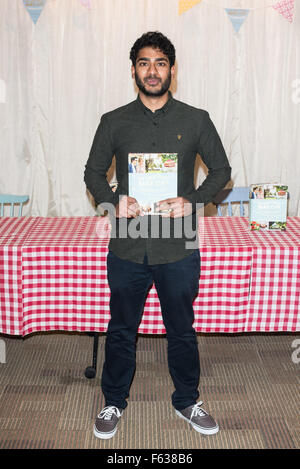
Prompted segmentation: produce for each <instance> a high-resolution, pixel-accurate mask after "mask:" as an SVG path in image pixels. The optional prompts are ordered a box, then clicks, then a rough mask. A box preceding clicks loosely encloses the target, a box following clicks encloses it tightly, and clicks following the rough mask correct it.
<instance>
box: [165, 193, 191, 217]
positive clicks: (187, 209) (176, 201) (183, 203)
mask: <svg viewBox="0 0 300 469" xmlns="http://www.w3.org/2000/svg"><path fill="white" fill-rule="evenodd" d="M157 207H158V210H159V211H163V210H169V212H168V213H162V214H161V216H162V217H170V218H179V217H186V216H188V215H190V214H191V213H192V204H191V202H189V201H188V200H187V199H185V198H184V197H174V198H170V199H165V200H161V201H159V202H158V203H157Z"/></svg>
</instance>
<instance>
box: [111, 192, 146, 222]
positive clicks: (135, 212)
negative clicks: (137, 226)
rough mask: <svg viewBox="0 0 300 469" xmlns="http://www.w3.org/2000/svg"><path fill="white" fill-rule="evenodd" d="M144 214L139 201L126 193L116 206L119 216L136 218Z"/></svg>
mask: <svg viewBox="0 0 300 469" xmlns="http://www.w3.org/2000/svg"><path fill="white" fill-rule="evenodd" d="M139 215H143V214H142V210H141V208H140V206H139V204H138V201H137V200H136V199H134V198H133V197H129V196H127V195H124V196H123V197H122V198H121V200H120V202H119V203H118V205H117V206H116V217H117V218H123V217H124V218H136V217H138V216H139Z"/></svg>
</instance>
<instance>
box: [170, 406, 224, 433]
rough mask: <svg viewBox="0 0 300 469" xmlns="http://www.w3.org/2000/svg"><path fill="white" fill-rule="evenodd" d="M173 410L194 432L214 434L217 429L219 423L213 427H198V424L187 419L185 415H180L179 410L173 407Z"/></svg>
mask: <svg viewBox="0 0 300 469" xmlns="http://www.w3.org/2000/svg"><path fill="white" fill-rule="evenodd" d="M175 412H176V414H177V415H178V417H180V418H182V419H184V420H186V421H187V422H188V423H189V424H190V425H191V426H192V427H193V429H194V430H196V432H198V433H202V434H203V435H215V434H216V433H218V431H219V425H218V424H217V426H216V427H213V428H203V427H200V426H199V425H196V424H195V423H193V422H190V419H188V418H187V417H185V416H184V415H182V414H181V413H180V412H179V410H176V409H175Z"/></svg>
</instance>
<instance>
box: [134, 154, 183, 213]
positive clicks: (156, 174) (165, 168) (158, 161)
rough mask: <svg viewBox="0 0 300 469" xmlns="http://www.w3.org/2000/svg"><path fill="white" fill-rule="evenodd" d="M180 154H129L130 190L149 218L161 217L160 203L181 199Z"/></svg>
mask: <svg viewBox="0 0 300 469" xmlns="http://www.w3.org/2000/svg"><path fill="white" fill-rule="evenodd" d="M177 164H178V162H177V153H129V155H128V190H129V192H128V193H129V196H130V197H134V198H135V199H136V200H137V201H138V203H139V204H140V206H141V208H142V210H143V212H144V214H145V215H160V214H162V212H161V211H160V212H159V211H157V209H156V204H157V202H159V201H160V200H164V199H168V198H171V197H177Z"/></svg>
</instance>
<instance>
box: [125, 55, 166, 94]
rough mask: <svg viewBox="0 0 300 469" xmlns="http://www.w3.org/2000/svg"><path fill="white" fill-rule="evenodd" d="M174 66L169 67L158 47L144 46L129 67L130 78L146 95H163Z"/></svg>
mask: <svg viewBox="0 0 300 469" xmlns="http://www.w3.org/2000/svg"><path fill="white" fill-rule="evenodd" d="M174 71H175V67H174V66H173V67H170V62H169V59H168V57H167V56H166V55H165V54H164V53H163V52H162V51H161V50H159V49H153V48H152V47H144V48H143V49H141V50H140V51H139V52H138V56H137V59H136V63H135V67H134V66H132V67H131V73H132V78H135V82H136V84H137V87H138V88H139V90H140V91H141V92H142V93H144V95H146V96H150V97H155V96H162V95H164V94H165V93H166V92H167V91H168V89H169V88H170V85H171V80H172V77H173V76H174Z"/></svg>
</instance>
